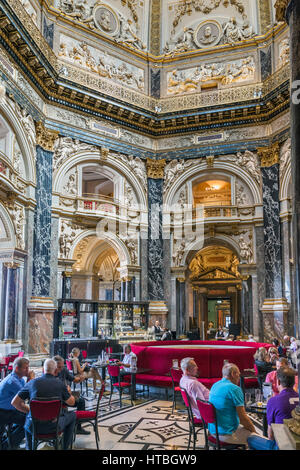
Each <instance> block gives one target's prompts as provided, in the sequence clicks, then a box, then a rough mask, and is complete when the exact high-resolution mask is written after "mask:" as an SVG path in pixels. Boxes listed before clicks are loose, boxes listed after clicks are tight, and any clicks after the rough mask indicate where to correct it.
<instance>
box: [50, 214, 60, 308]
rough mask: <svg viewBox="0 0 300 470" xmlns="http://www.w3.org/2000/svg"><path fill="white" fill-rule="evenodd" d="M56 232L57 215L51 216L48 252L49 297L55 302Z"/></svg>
mask: <svg viewBox="0 0 300 470" xmlns="http://www.w3.org/2000/svg"><path fill="white" fill-rule="evenodd" d="M58 234H59V219H58V218H57V217H52V222H51V254H50V256H51V258H50V267H51V269H50V297H51V298H52V299H53V301H54V303H56V299H57V269H58Z"/></svg>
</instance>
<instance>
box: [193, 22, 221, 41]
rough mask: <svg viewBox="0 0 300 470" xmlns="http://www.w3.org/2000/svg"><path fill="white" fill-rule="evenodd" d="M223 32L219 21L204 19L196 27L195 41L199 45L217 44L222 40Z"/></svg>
mask: <svg viewBox="0 0 300 470" xmlns="http://www.w3.org/2000/svg"><path fill="white" fill-rule="evenodd" d="M221 34H222V30H221V26H220V24H219V23H218V22H217V21H213V20H209V21H204V22H203V23H200V24H199V26H198V27H197V28H196V29H195V32H194V41H195V43H196V44H197V46H199V47H211V46H215V45H216V44H218V42H219V41H220V39H221Z"/></svg>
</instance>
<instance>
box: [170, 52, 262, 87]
mask: <svg viewBox="0 0 300 470" xmlns="http://www.w3.org/2000/svg"><path fill="white" fill-rule="evenodd" d="M255 72H256V65H255V61H254V58H253V57H252V56H248V57H245V58H242V59H238V60H231V61H226V62H225V61H224V62H213V63H203V64H201V65H200V66H198V67H192V68H188V69H181V70H180V69H179V70H178V69H175V70H173V71H171V72H168V73H167V94H168V95H178V94H183V93H193V92H194V93H196V92H199V91H201V86H203V85H204V84H206V85H207V84H210V85H211V86H213V85H216V86H221V87H224V86H228V85H231V84H233V83H237V82H239V83H241V82H249V81H253V80H254V78H255Z"/></svg>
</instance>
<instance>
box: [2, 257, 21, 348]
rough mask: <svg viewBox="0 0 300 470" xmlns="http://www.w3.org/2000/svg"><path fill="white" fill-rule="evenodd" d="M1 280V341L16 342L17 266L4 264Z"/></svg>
mask: <svg viewBox="0 0 300 470" xmlns="http://www.w3.org/2000/svg"><path fill="white" fill-rule="evenodd" d="M3 278H4V279H3V280H4V282H3V294H4V296H3V298H4V303H3V316H4V338H3V339H4V341H8V342H11V341H15V340H16V325H17V321H18V299H19V292H18V290H19V265H18V264H16V263H4V265H3Z"/></svg>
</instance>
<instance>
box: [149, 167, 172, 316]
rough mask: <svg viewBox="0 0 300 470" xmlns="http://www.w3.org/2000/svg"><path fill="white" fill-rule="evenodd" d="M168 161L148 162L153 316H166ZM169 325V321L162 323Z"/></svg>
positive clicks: (151, 305) (150, 276) (151, 306)
mask: <svg viewBox="0 0 300 470" xmlns="http://www.w3.org/2000/svg"><path fill="white" fill-rule="evenodd" d="M165 164H166V162H165V160H151V159H150V158H148V159H147V163H146V167H147V177H148V299H149V300H150V306H149V314H150V318H149V324H150V325H151V322H152V321H155V320H154V319H153V318H151V316H152V315H160V317H161V318H159V320H160V321H161V319H162V316H164V315H166V314H167V312H168V309H167V307H166V302H165V290H164V243H163V230H162V204H163V178H164V167H165ZM163 323H164V324H166V320H164V321H163Z"/></svg>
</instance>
